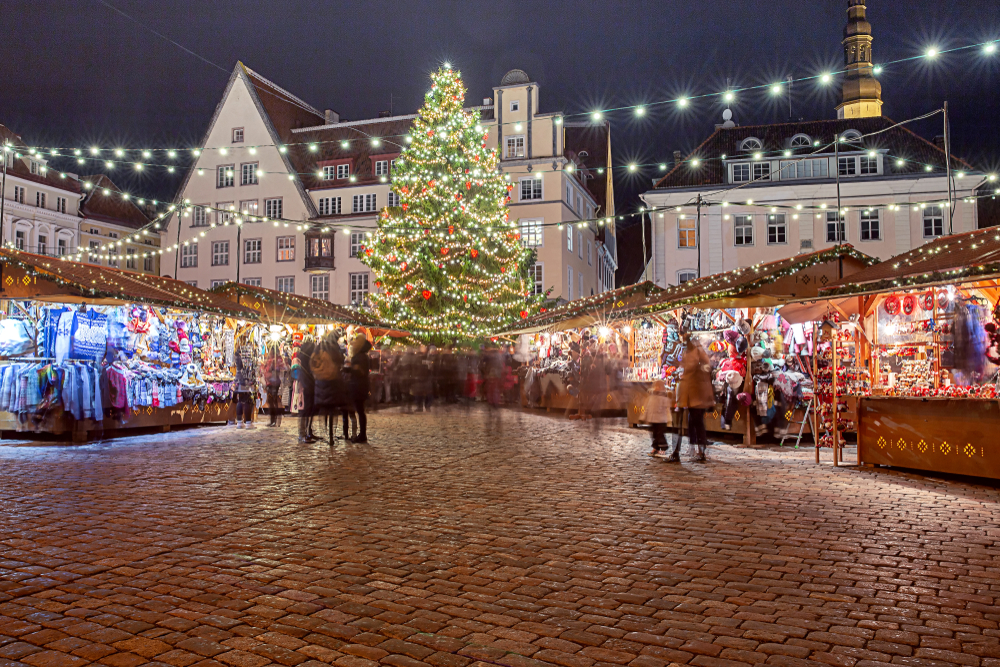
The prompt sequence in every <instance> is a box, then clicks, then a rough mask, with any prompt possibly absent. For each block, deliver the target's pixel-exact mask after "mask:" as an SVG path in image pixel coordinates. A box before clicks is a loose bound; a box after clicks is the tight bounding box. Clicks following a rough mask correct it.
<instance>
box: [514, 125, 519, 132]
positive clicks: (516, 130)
mask: <svg viewBox="0 0 1000 667" xmlns="http://www.w3.org/2000/svg"><path fill="white" fill-rule="evenodd" d="M514 131H515V132H520V131H521V124H520V123H516V124H515V125H514Z"/></svg>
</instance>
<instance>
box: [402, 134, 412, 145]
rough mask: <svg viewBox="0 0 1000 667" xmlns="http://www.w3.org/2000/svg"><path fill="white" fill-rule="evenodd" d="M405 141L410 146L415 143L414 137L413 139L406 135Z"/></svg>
mask: <svg viewBox="0 0 1000 667" xmlns="http://www.w3.org/2000/svg"><path fill="white" fill-rule="evenodd" d="M404 140H405V141H406V143H408V144H412V143H413V137H411V136H410V135H406V137H404Z"/></svg>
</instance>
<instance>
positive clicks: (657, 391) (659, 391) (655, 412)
mask: <svg viewBox="0 0 1000 667" xmlns="http://www.w3.org/2000/svg"><path fill="white" fill-rule="evenodd" d="M673 407H674V396H673V392H670V391H667V385H666V383H665V382H664V381H663V380H657V381H656V382H654V383H653V386H652V387H650V389H649V398H648V399H647V400H646V414H645V418H646V423H647V424H649V428H650V431H651V435H652V437H653V451H651V452H650V453H649V455H650V456H659V455H661V454H665V453H666V451H667V439H666V433H667V427H668V426H670V424H672V423H673V415H672V414H671V410H672V409H673Z"/></svg>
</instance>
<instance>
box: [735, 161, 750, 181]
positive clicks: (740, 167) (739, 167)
mask: <svg viewBox="0 0 1000 667" xmlns="http://www.w3.org/2000/svg"><path fill="white" fill-rule="evenodd" d="M749 182H750V163H749V162H740V163H739V164H734V165H733V183H749Z"/></svg>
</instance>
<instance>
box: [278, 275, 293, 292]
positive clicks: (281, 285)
mask: <svg viewBox="0 0 1000 667" xmlns="http://www.w3.org/2000/svg"><path fill="white" fill-rule="evenodd" d="M274 289H276V290H277V291H279V292H286V293H288V294H295V276H279V277H277V278H275V279H274Z"/></svg>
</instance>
